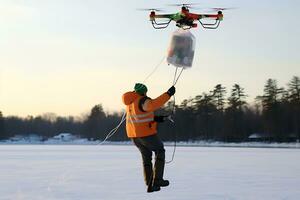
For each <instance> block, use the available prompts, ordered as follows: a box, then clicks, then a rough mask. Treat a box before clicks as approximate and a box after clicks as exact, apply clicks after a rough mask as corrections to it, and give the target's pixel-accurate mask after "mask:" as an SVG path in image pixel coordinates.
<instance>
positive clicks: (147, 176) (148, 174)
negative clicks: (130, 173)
mask: <svg viewBox="0 0 300 200" xmlns="http://www.w3.org/2000/svg"><path fill="white" fill-rule="evenodd" d="M152 178H153V170H152V165H144V181H145V184H146V185H147V186H148V185H149V184H151V183H152V180H151V179H152Z"/></svg>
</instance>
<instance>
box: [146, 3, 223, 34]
mask: <svg viewBox="0 0 300 200" xmlns="http://www.w3.org/2000/svg"><path fill="white" fill-rule="evenodd" d="M190 5H192V4H172V6H181V11H180V12H177V13H174V14H156V11H157V12H159V11H161V10H160V9H146V10H150V11H151V12H150V15H149V16H150V21H151V24H152V26H153V28H155V29H164V28H167V27H168V26H169V24H170V23H171V21H175V23H176V26H177V27H179V28H182V29H184V30H186V29H191V28H196V27H197V23H195V22H196V21H199V23H200V24H201V25H202V27H203V28H206V29H216V28H218V27H219V24H220V22H221V21H222V20H223V13H222V10H227V9H229V8H212V9H213V10H215V11H217V13H216V14H196V13H191V12H190V11H189V8H191V6H190ZM157 19H166V20H167V21H157ZM207 20H214V22H213V23H207V22H204V21H207Z"/></svg>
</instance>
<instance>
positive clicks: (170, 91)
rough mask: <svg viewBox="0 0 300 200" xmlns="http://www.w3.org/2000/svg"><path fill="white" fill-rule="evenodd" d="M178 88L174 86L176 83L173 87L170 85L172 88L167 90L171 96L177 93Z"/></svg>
mask: <svg viewBox="0 0 300 200" xmlns="http://www.w3.org/2000/svg"><path fill="white" fill-rule="evenodd" d="M175 92H176V89H175V87H174V85H173V86H172V87H170V89H169V90H168V91H167V94H168V95H169V96H170V97H171V96H173V95H174V94H175Z"/></svg>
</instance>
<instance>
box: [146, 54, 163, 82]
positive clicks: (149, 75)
mask: <svg viewBox="0 0 300 200" xmlns="http://www.w3.org/2000/svg"><path fill="white" fill-rule="evenodd" d="M165 58H166V57H165V56H164V57H163V58H162V59H161V61H160V62H159V63H158V64H157V65H156V66H155V68H154V69H153V70H152V72H150V74H148V76H146V78H145V79H144V81H143V83H145V82H146V81H147V80H148V79H149V78H150V77H151V76H152V75H153V74H154V72H156V70H157V69H158V68H159V67H160V65H161V63H162V62H163V61H164V60H165Z"/></svg>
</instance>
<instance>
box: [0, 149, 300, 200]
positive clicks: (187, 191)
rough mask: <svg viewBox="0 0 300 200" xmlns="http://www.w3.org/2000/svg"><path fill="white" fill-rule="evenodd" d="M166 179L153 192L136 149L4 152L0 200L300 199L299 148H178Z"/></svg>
mask: <svg viewBox="0 0 300 200" xmlns="http://www.w3.org/2000/svg"><path fill="white" fill-rule="evenodd" d="M171 153H172V147H167V159H170V157H171ZM165 177H166V178H168V179H169V180H170V182H171V185H170V186H169V187H168V188H163V189H162V191H160V192H156V193H151V194H148V193H146V188H145V186H144V183H143V179H142V170H141V160H140V155H139V153H138V151H137V149H136V148H135V147H134V146H131V145H104V146H96V145H0V199H1V200H2V199H14V200H16V199H26V200H27V199H30V200H35V199H43V200H44V199H51V200H52V199H64V200H65V199H72V200H73V199H78V200H79V199H80V200H83V199H88V200H93V199H103V200H119V199H122V200H135V199H136V200H141V199H149V200H150V199H151V200H156V199H172V200H177V199H178V200H194V199H195V200H201V199H203V200H231V199H232V200H234V199H235V200H257V199H261V200H269V199H270V200H271V199H272V200H276V199H282V200H283V199H284V200H299V199H300V189H299V188H300V187H299V186H300V149H276V148H222V147H178V148H177V152H176V155H175V160H174V162H173V163H171V164H169V165H167V166H166V174H165Z"/></svg>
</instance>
